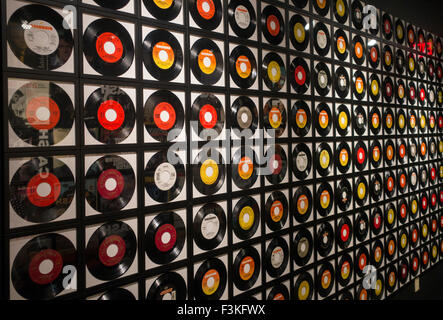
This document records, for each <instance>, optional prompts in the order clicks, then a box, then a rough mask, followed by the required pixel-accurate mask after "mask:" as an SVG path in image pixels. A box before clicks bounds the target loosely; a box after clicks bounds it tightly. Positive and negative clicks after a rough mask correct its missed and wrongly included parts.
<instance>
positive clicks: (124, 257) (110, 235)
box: [85, 221, 137, 280]
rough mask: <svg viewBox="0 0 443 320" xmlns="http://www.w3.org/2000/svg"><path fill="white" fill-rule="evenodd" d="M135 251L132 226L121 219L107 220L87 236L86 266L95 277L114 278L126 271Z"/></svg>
mask: <svg viewBox="0 0 443 320" xmlns="http://www.w3.org/2000/svg"><path fill="white" fill-rule="evenodd" d="M136 253H137V238H136V236H135V233H134V231H133V230H132V228H131V227H130V226H129V225H127V224H126V223H124V222H121V221H113V222H108V223H105V224H104V225H102V226H101V227H100V228H98V229H97V230H95V231H94V233H93V234H92V236H91V238H89V240H88V245H87V246H86V251H85V260H86V266H87V267H88V270H89V272H90V273H91V274H92V275H93V276H94V277H95V278H97V279H100V280H112V279H116V278H118V277H120V276H121V275H123V274H124V273H125V272H126V271H128V269H129V268H130V267H131V265H132V263H133V262H134V258H135V255H136Z"/></svg>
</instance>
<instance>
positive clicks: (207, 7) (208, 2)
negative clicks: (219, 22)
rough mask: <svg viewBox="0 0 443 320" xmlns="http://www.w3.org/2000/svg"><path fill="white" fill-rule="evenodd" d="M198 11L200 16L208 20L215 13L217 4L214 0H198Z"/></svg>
mask: <svg viewBox="0 0 443 320" xmlns="http://www.w3.org/2000/svg"><path fill="white" fill-rule="evenodd" d="M197 11H198V13H199V14H200V16H201V17H202V18H204V19H206V20H210V19H212V18H213V17H214V15H215V11H216V9H215V4H214V1H212V0H197Z"/></svg>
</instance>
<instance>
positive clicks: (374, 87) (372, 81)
mask: <svg viewBox="0 0 443 320" xmlns="http://www.w3.org/2000/svg"><path fill="white" fill-rule="evenodd" d="M369 86H370V88H371V90H369V96H370V97H371V99H372V101H378V99H379V98H380V79H379V78H378V76H377V74H375V73H373V74H371V77H370V78H369Z"/></svg>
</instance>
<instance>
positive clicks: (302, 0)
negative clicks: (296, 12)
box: [292, 0, 308, 9]
mask: <svg viewBox="0 0 443 320" xmlns="http://www.w3.org/2000/svg"><path fill="white" fill-rule="evenodd" d="M292 2H293V3H294V5H295V6H296V7H297V8H299V9H303V8H304V7H306V5H307V4H308V0H292Z"/></svg>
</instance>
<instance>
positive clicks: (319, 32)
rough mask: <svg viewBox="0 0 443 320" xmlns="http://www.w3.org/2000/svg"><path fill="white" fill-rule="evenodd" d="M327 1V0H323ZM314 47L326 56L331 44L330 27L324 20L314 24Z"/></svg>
mask: <svg viewBox="0 0 443 320" xmlns="http://www.w3.org/2000/svg"><path fill="white" fill-rule="evenodd" d="M323 1H326V0H323ZM313 32H314V48H315V51H316V52H317V53H318V54H319V55H320V56H322V57H324V56H326V55H327V54H328V52H329V48H330V46H331V39H330V33H329V28H328V27H326V25H325V24H324V23H323V22H319V21H318V22H316V24H315V26H314V31H313Z"/></svg>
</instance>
